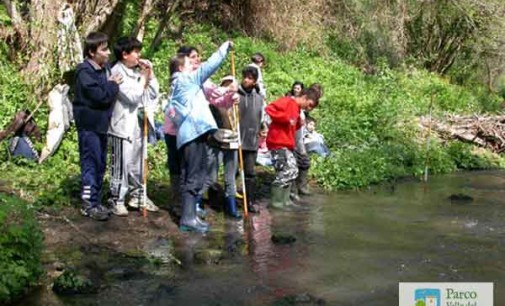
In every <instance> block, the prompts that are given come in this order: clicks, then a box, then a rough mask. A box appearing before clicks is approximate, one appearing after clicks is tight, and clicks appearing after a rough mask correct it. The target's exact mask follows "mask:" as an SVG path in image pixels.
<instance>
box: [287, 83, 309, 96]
mask: <svg viewBox="0 0 505 306" xmlns="http://www.w3.org/2000/svg"><path fill="white" fill-rule="evenodd" d="M304 89H305V86H304V85H303V83H302V82H300V81H295V82H294V83H293V85H292V86H291V90H290V91H288V92H287V93H286V96H290V97H298V96H300V94H301V93H302V90H304Z"/></svg>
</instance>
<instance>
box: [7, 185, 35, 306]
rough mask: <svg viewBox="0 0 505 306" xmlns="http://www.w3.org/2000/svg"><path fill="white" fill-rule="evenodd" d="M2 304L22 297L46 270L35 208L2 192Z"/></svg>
mask: <svg viewBox="0 0 505 306" xmlns="http://www.w3.org/2000/svg"><path fill="white" fill-rule="evenodd" d="M0 224H1V225H0V303H1V302H9V301H11V300H12V299H14V298H16V297H18V296H20V295H21V294H22V293H23V292H25V291H26V290H27V288H29V287H30V286H31V285H33V284H34V283H35V282H36V281H37V280H38V278H39V276H40V275H41V273H42V269H41V264H40V255H41V250H42V233H41V232H40V230H39V229H38V226H37V222H36V219H35V216H34V210H33V209H32V208H31V207H30V206H29V205H28V204H27V203H26V202H24V201H20V200H18V199H16V198H13V197H11V196H7V195H5V194H1V193H0Z"/></svg>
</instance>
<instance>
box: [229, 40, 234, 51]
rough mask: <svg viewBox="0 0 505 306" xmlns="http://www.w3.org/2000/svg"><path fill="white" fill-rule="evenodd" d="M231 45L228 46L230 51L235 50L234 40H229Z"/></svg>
mask: <svg viewBox="0 0 505 306" xmlns="http://www.w3.org/2000/svg"><path fill="white" fill-rule="evenodd" d="M228 43H229V46H228V51H233V41H231V40H228Z"/></svg>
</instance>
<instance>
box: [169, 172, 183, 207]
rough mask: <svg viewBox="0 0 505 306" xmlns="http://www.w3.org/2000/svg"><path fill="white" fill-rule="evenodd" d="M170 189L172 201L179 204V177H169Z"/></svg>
mask: <svg viewBox="0 0 505 306" xmlns="http://www.w3.org/2000/svg"><path fill="white" fill-rule="evenodd" d="M170 189H171V191H172V199H173V200H174V201H175V202H178V203H180V202H181V176H180V175H175V174H174V175H171V176H170Z"/></svg>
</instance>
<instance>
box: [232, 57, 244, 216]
mask: <svg viewBox="0 0 505 306" xmlns="http://www.w3.org/2000/svg"><path fill="white" fill-rule="evenodd" d="M230 57H231V74H232V76H233V78H234V79H235V51H234V50H231V51H230ZM233 116H234V117H235V123H236V125H235V127H236V129H237V134H238V160H239V170H240V179H241V181H242V190H243V191H242V194H243V200H244V218H247V216H248V211H247V191H246V188H245V174H244V157H243V155H242V138H241V137H242V136H241V135H240V113H239V110H238V106H237V104H233Z"/></svg>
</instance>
